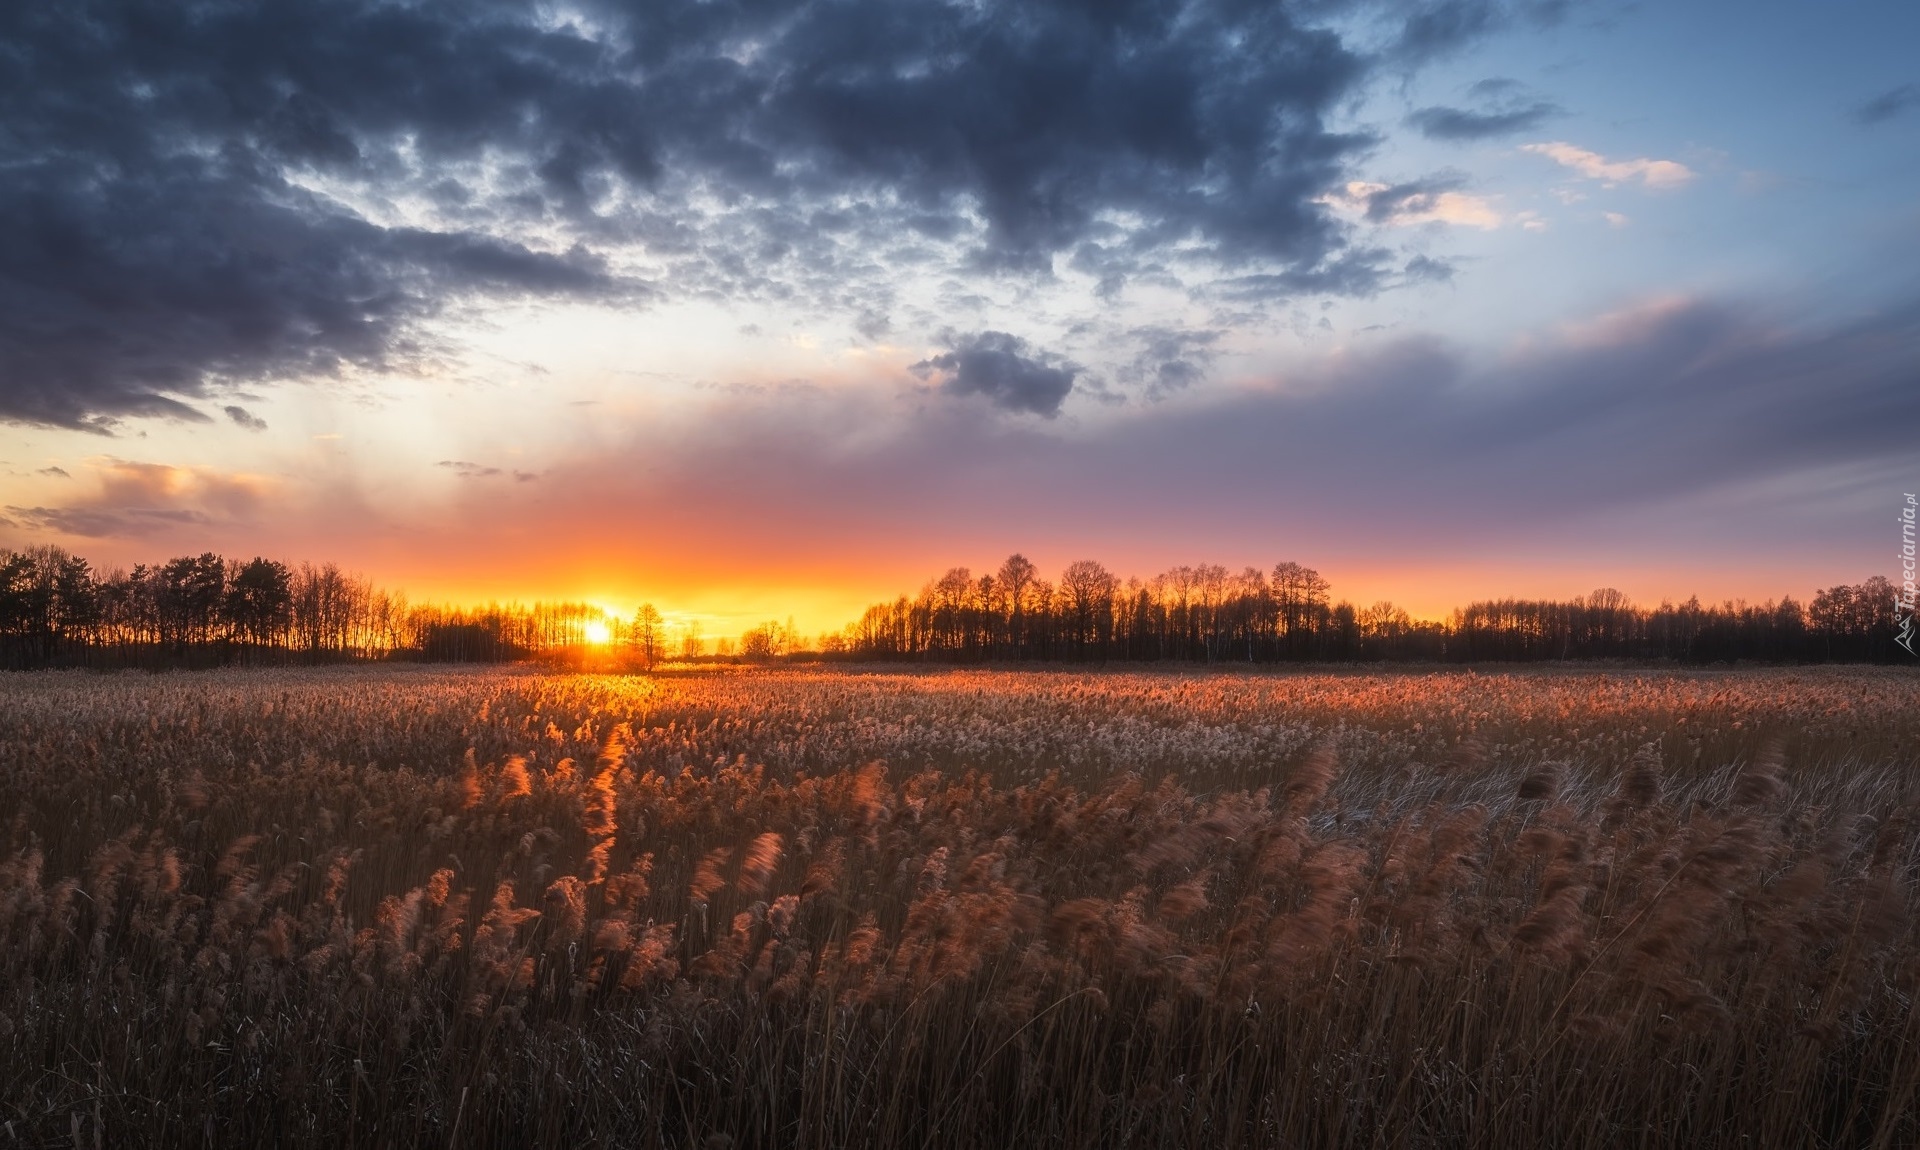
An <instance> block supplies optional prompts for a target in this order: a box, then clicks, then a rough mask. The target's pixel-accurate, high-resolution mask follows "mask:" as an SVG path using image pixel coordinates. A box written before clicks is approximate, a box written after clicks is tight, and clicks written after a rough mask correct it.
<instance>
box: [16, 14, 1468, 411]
mask: <svg viewBox="0 0 1920 1150" xmlns="http://www.w3.org/2000/svg"><path fill="white" fill-rule="evenodd" d="M1339 7H1340V5H1321V6H1319V7H1318V8H1316V9H1315V12H1317V13H1320V14H1323V15H1326V14H1335V10H1336V9H1338V8H1339ZM1293 12H1294V9H1292V8H1289V7H1284V6H1281V5H1266V4H1252V5H1249V4H1240V3H1234V2H1230V0H1129V2H1124V3H1114V4H1102V5H1091V4H1084V3H1078V2H1074V0H1049V2H1044V3H1034V2H1023V3H1015V2H1013V0H983V2H981V3H974V4H947V3H935V2H931V0H927V2H914V0H844V2H837V3H826V2H804V0H795V2H791V3H752V2H747V0H739V2H725V0H720V2H699V0H645V2H641V0H634V2H633V3H620V2H615V0H581V3H579V4H577V5H574V6H563V7H555V6H552V5H548V4H544V3H533V2H531V0H528V2H526V3H520V2H515V0H498V2H492V3H484V4H474V3H453V2H451V0H447V2H427V3H418V4H410V5H401V4H391V3H377V2H373V0H315V2H311V3H301V4H226V3H222V4H209V3H190V2H183V3H173V4H153V5H136V4H121V3H110V2H108V0H97V2H92V3H89V2H84V0H82V2H76V3H70V4H60V5H35V4H18V5H9V6H6V7H5V9H4V11H0V60H4V61H5V66H4V67H0V124H4V130H0V163H4V164H5V165H6V171H7V179H6V180H5V182H4V185H3V186H0V229H4V234H5V236H6V239H5V240H4V241H0V418H6V419H13V420H24V421H30V422H38V423H46V424H55V425H63V426H72V427H95V428H101V427H104V426H107V425H108V424H110V422H111V420H112V419H114V418H116V417H124V416H142V415H144V416H169V417H173V418H179V419H205V418H206V416H205V414H204V413H202V412H201V411H200V410H199V409H198V408H196V407H195V406H193V404H192V401H193V400H195V399H197V398H200V397H202V396H204V395H205V394H206V392H207V389H208V388H209V386H210V385H212V384H215V383H219V382H223V381H224V382H232V381H239V380H251V379H262V378H273V377H285V376H296V375H297V376H307V377H311V376H316V375H325V374H328V373H333V372H338V371H341V370H344V369H347V368H351V367H361V368H368V369H374V370H388V369H395V368H405V367H407V366H408V365H409V364H411V363H414V362H416V361H418V360H419V359H421V358H422V357H424V356H427V355H429V354H431V353H432V351H433V350H434V349H433V348H432V347H431V341H430V340H429V338H428V337H427V335H426V334H424V333H425V328H424V327H423V326H422V325H423V323H424V322H425V321H427V320H430V319H431V318H432V317H433V316H435V315H436V314H438V313H439V312H441V311H442V310H444V308H445V307H446V306H447V305H448V304H449V303H450V302H456V301H458V300H460V299H461V298H463V297H487V296H518V295H532V294H538V295H563V296H583V295H584V296H589V297H595V298H607V297H626V298H633V297H642V298H644V297H645V296H646V295H647V293H648V290H649V289H648V288H646V287H645V286H644V285H641V284H638V283H635V282H633V281H632V280H631V279H629V278H625V277H623V276H622V275H621V274H617V273H615V272H614V271H612V270H610V264H609V262H608V261H607V260H606V259H605V258H604V257H605V254H606V253H608V252H609V251H610V250H612V249H614V248H616V247H619V248H623V249H626V250H631V248H630V245H640V248H641V249H642V250H644V252H645V254H646V256H647V257H648V258H649V259H651V260H652V261H654V263H655V264H657V265H658V267H659V271H660V274H659V275H657V276H652V277H651V278H653V279H655V280H657V281H658V282H661V283H664V284H668V285H671V287H670V288H662V289H661V290H673V291H677V292H695V293H704V294H707V295H711V296H717V297H721V298H724V297H726V296H728V295H737V294H742V293H760V294H763V295H766V296H767V297H769V298H775V299H799V300H803V301H811V302H813V303H815V304H819V305H823V306H829V307H844V308H846V309H848V311H849V314H859V313H861V312H862V311H872V312H874V314H876V315H884V314H885V306H884V305H885V300H884V298H882V297H884V294H885V293H884V291H883V290H882V291H878V292H876V291H872V290H865V289H859V288H856V287H848V286H846V285H848V284H855V285H857V284H860V283H866V282H874V281H878V282H883V283H884V281H885V279H886V277H887V276H888V275H889V274H890V273H889V269H890V268H898V267H904V266H911V265H912V264H913V263H914V262H915V261H921V262H924V261H928V260H935V259H950V258H951V257H952V256H953V255H954V253H953V251H952V250H951V249H953V248H954V246H956V245H958V246H959V247H960V248H961V249H963V250H962V251H960V252H959V253H958V254H959V256H960V257H962V259H963V264H964V265H965V266H970V267H972V268H975V269H978V270H983V271H995V272H998V271H1007V270H1013V271H1018V272H1023V273H1040V274H1045V273H1046V272H1047V270H1048V269H1049V268H1050V267H1051V264H1052V261H1053V259H1054V257H1055V256H1057V255H1060V254H1063V253H1068V252H1072V251H1075V250H1078V249H1081V248H1082V247H1083V246H1084V245H1089V244H1091V245H1097V247H1098V248H1099V250H1100V252H1101V253H1102V258H1103V260H1104V264H1103V267H1104V269H1105V270H1103V272H1102V275H1103V277H1104V278H1108V279H1111V280H1112V281H1113V282H1115V283H1119V282H1122V281H1124V279H1125V278H1126V277H1127V276H1128V275H1130V274H1132V272H1133V270H1134V269H1135V268H1136V267H1141V266H1150V265H1152V264H1153V263H1154V262H1155V261H1156V260H1159V259H1161V258H1163V257H1164V256H1165V255H1166V253H1169V252H1171V251H1174V250H1175V249H1176V248H1178V250H1179V251H1180V252H1181V253H1183V254H1182V256H1181V258H1183V259H1187V260H1197V261H1211V263H1212V264H1214V265H1216V266H1224V267H1228V268H1230V269H1231V270H1232V271H1233V272H1234V273H1235V274H1237V275H1240V276H1241V277H1242V278H1241V285H1242V287H1243V288H1244V289H1246V290H1250V291H1251V290H1261V289H1264V290H1271V291H1288V290H1294V288H1295V287H1296V286H1297V285H1300V284H1312V285H1314V287H1313V289H1312V290H1332V291H1341V290H1368V289H1369V288H1371V287H1374V286H1377V280H1378V271H1377V269H1375V268H1374V265H1375V264H1377V263H1378V261H1375V260H1371V259H1369V258H1366V257H1364V256H1362V257H1356V256H1355V254H1354V253H1353V252H1351V251H1350V250H1348V248H1347V247H1346V243H1345V239H1344V237H1343V233H1342V231H1341V228H1340V225H1339V224H1338V223H1337V222H1336V221H1334V220H1332V219H1331V218H1330V217H1329V216H1328V214H1327V213H1326V211H1325V209H1324V207H1323V206H1322V205H1320V204H1319V203H1317V202H1316V201H1317V199H1318V198H1319V197H1320V196H1321V195H1322V194H1323V193H1324V192H1325V191H1326V190H1328V189H1329V188H1332V187H1335V186H1337V184H1338V183H1339V182H1340V181H1341V180H1342V178H1343V176H1344V173H1345V166H1346V165H1347V164H1348V163H1349V162H1350V160H1351V159H1352V158H1353V157H1354V156H1355V155H1356V154H1357V153H1358V152H1359V151H1361V150H1362V149H1364V148H1365V147H1367V146H1368V145H1369V144H1370V143H1371V139H1370V137H1366V136H1361V135H1354V134H1343V133H1339V132H1335V131H1333V130H1331V129H1330V128H1329V127H1328V126H1327V122H1326V121H1327V117H1328V114H1329V113H1330V112H1331V111H1332V110H1333V109H1334V108H1335V107H1336V106H1337V105H1338V104H1340V102H1341V101H1342V100H1344V99H1345V98H1347V97H1348V96H1350V95H1352V94H1353V93H1354V91H1355V88H1356V85H1357V84H1358V83H1359V82H1360V81H1361V80H1362V79H1363V78H1364V77H1365V76H1366V74H1367V71H1368V68H1369V67H1370V64H1369V60H1370V59H1372V58H1373V57H1370V56H1368V55H1367V54H1364V53H1362V52H1361V51H1359V50H1357V49H1355V48H1354V47H1352V46H1350V45H1349V44H1348V43H1346V42H1344V41H1343V39H1342V37H1341V35H1340V34H1338V33H1336V32H1334V31H1332V30H1329V29H1328V28H1325V27H1319V26H1310V25H1308V24H1306V23H1302V22H1300V19H1299V18H1296V17H1295V16H1294V15H1293ZM1498 19H1499V16H1498V13H1497V12H1495V11H1494V10H1493V9H1490V8H1488V7H1487V6H1485V5H1479V4H1464V3H1443V4H1438V5H1430V6H1427V7H1423V8H1421V9H1419V10H1418V11H1416V12H1415V13H1414V15H1413V16H1412V17H1411V18H1409V19H1407V20H1406V21H1405V28H1404V31H1403V33H1402V34H1400V36H1399V38H1398V41H1397V43H1398V44H1399V46H1400V47H1399V49H1398V51H1399V53H1400V56H1399V58H1400V59H1402V60H1409V59H1417V58H1424V57H1425V56H1429V55H1432V54H1435V53H1438V52H1442V51H1446V50H1450V49H1451V48H1452V47H1454V46H1457V45H1458V44H1460V43H1461V42H1463V41H1464V40H1465V39H1468V38H1471V37H1472V36H1475V35H1478V34H1480V32H1482V31H1483V30H1485V29H1487V28H1490V27H1492V26H1493V24H1495V23H1497V22H1498ZM870 326H871V325H870Z"/></svg>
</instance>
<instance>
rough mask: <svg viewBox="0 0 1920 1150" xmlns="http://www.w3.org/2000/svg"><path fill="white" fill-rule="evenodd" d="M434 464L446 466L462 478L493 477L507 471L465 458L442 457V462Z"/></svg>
mask: <svg viewBox="0 0 1920 1150" xmlns="http://www.w3.org/2000/svg"><path fill="white" fill-rule="evenodd" d="M434 466H435V467H444V468H446V469H447V470H448V471H451V472H453V473H454V474H455V475H457V476H459V477H460V478H462V479H491V478H493V477H494V476H496V475H503V474H505V472H503V471H501V470H500V469H499V468H498V467H488V466H486V465H484V464H480V463H471V462H469V461H467V460H465V459H442V460H441V461H440V462H438V463H436V464H434Z"/></svg>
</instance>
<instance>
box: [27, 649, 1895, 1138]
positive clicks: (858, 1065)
mask: <svg viewBox="0 0 1920 1150" xmlns="http://www.w3.org/2000/svg"><path fill="white" fill-rule="evenodd" d="M6 686H7V691H6V695H5V701H4V703H0V795H3V796H4V798H5V803H4V806H5V808H6V809H8V810H11V811H12V812H13V813H12V815H11V817H10V820H9V821H8V822H7V824H6V826H5V834H6V842H5V843H4V844H0V845H3V846H4V853H0V972H3V973H4V979H3V980H0V1060H3V1061H0V1065H3V1066H4V1068H5V1070H6V1075H5V1078H4V1081H3V1082H0V1123H3V1124H4V1125H3V1126H0V1131H3V1132H4V1138H0V1141H4V1140H6V1139H11V1140H13V1141H17V1142H20V1143H21V1144H23V1145H55V1144H58V1145H63V1146H65V1145H81V1146H85V1145H194V1146H203V1145H249V1146H251V1145H264V1144H276V1145H327V1146H330V1147H331V1146H336V1145H356V1146H372V1145H389V1146H414V1145H427V1144H433V1145H457V1146H492V1145H500V1146H521V1145H533V1144H539V1145H561V1144H566V1145H575V1144H595V1145H663V1144H672V1145H700V1144H703V1143H704V1144H708V1145H716V1146H718V1145H731V1146H773V1145H780V1146H815V1147H841V1146H862V1147H867V1146H871V1147H898V1146H906V1147H946V1146H956V1147H957V1146H981V1147H987V1146H1008V1145H1066V1146H1088V1147H1093V1146H1103V1147H1104V1146H1121V1145H1134V1146H1286V1147H1293V1146H1344V1145H1368V1146H1371V1145H1376V1144H1378V1145H1390V1146H1404V1147H1454V1146H1460V1147H1466V1146H1515V1147H1531V1146H1568V1147H1584V1146H1591V1147H1601V1146H1616V1145H1623V1144H1632V1145H1642V1146H1666V1145H1674V1146H1678V1145H1687V1146H1709V1147H1711V1146H1735V1145H1740V1146H1748V1145H1769V1146H1832V1147H1841V1146H1846V1147H1854V1146H1877V1147H1893V1146H1911V1145H1915V1144H1916V1143H1920V1093H1917V1090H1916V1087H1917V1086H1920V1026H1917V1025H1916V1022H1915V1013H1914V1010H1913V1001H1914V996H1915V994H1916V992H1920V936H1917V935H1916V931H1915V925H1914V916H1913V913H1912V909H1913V905H1912V884H1913V881H1914V878H1915V874H1916V867H1917V866H1920V846H1917V845H1916V836H1915V834H1914V830H1913V822H1912V818H1913V813H1914V809H1915V805H1916V802H1920V775H1916V773H1915V767H1916V765H1917V764H1916V754H1915V750H1914V748H1915V747H1916V745H1920V744H1917V743H1916V739H1920V715H1917V714H1916V707H1915V705H1914V704H1915V702H1916V699H1920V692H1917V691H1916V690H1915V688H1916V686H1920V679H1916V677H1915V676H1914V675H1912V674H1908V673H1901V672H1894V671H1872V670H1848V671H1835V670H1825V669H1822V670H1818V671H1795V672H1719V673H1687V674H1681V673H1614V674H1592V673H1579V674H1573V673H1558V672H1551V671H1546V672H1535V673H1526V674H1515V675H1476V674H1473V673H1470V672H1469V673H1436V674H1428V675H1412V674H1394V675H1273V676H1227V675H1206V674H1125V675H1068V674H1039V675H1018V674H1011V673H964V672H953V673H945V674H936V675H923V674H890V675H859V674H848V673H813V672H780V673H758V674H734V673H723V674H718V675H709V676H688V677H684V678H667V677H661V678H652V679H641V678H612V677H586V676H576V677H565V676H542V675H536V674H527V673H515V672H487V673H453V672H441V671H430V670H417V669H401V670H381V671H309V672H282V671H275V672H256V673H213V674H200V675H175V676H164V677H145V676H139V677H131V676H129V677H112V678H107V677H78V676H38V677H29V678H19V679H16V680H14V681H11V682H9V683H8V684H7V685H6Z"/></svg>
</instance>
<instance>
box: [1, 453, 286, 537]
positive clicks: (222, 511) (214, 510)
mask: <svg viewBox="0 0 1920 1150" xmlns="http://www.w3.org/2000/svg"><path fill="white" fill-rule="evenodd" d="M87 469H88V471H89V472H90V474H91V478H92V479H93V480H94V481H95V484H96V486H95V487H94V489H93V491H92V492H90V493H89V494H87V495H85V496H82V497H81V498H78V499H75V500H73V501H72V502H70V503H66V504H63V505H61V506H58V507H9V508H8V509H7V510H8V512H9V513H10V515H11V516H12V518H13V519H14V520H15V522H17V523H19V524H20V525H22V526H25V527H28V528H30V529H33V530H36V531H44V532H49V533H52V534H56V535H70V536H79V537H84V538H114V537H119V536H147V535H156V534H162V533H167V532H175V531H178V530H180V529H181V528H183V527H198V526H206V525H209V524H218V523H230V522H235V521H241V520H246V519H248V518H250V517H251V516H252V515H253V514H254V512H256V511H257V510H258V509H259V507H260V506H261V505H262V504H263V503H264V502H265V501H267V500H269V499H270V498H272V496H273V494H274V487H275V485H274V484H273V483H272V482H271V481H270V480H268V479H265V478H263V477H261V476H257V475H249V474H245V473H243V472H229V471H221V470H219V469H217V468H211V467H175V466H172V465H169V464H165V463H144V462H139V461H135V460H128V459H117V458H114V457H112V456H101V457H97V458H94V459H90V460H88V461H87ZM54 473H58V474H59V475H60V476H62V477H67V473H66V472H65V471H64V470H62V469H60V468H57V467H55V468H47V469H45V470H43V471H42V472H41V474H43V475H47V474H54Z"/></svg>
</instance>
